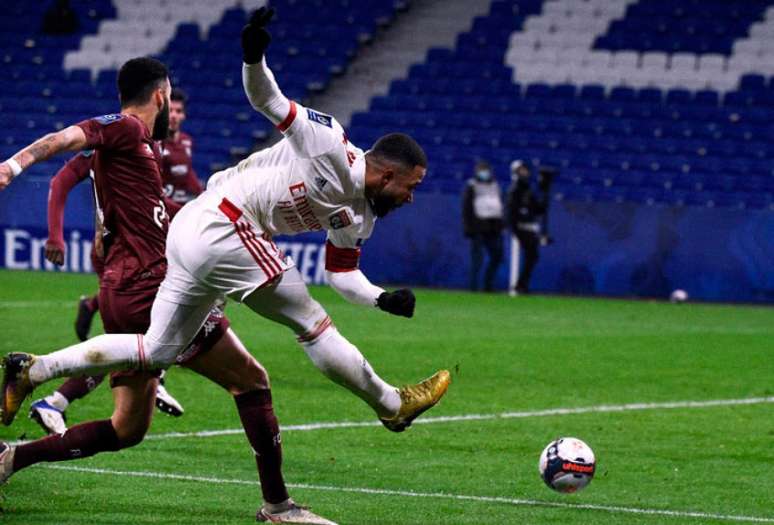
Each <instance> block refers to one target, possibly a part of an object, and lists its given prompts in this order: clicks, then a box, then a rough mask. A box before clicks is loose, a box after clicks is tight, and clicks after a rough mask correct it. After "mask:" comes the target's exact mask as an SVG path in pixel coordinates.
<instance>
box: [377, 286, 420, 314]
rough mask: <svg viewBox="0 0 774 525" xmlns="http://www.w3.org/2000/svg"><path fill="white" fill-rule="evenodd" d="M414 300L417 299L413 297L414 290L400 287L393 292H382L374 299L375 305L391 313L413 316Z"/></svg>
mask: <svg viewBox="0 0 774 525" xmlns="http://www.w3.org/2000/svg"><path fill="white" fill-rule="evenodd" d="M416 302H417V299H416V297H414V292H412V291H411V290H409V289H408V288H402V289H400V290H396V291H394V292H383V293H382V295H380V296H379V298H378V299H377V300H376V305H377V306H378V307H379V308H381V309H382V310H384V311H385V312H389V313H391V314H393V315H402V316H403V317H413V316H414V305H415V304H416Z"/></svg>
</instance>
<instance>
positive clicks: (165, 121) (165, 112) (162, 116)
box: [152, 100, 169, 140]
mask: <svg viewBox="0 0 774 525" xmlns="http://www.w3.org/2000/svg"><path fill="white" fill-rule="evenodd" d="M152 136H153V140H164V139H165V138H167V137H168V136H169V102H167V101H166V100H165V101H164V106H163V107H162V108H161V111H159V114H158V115H156V120H155V121H153V135H152Z"/></svg>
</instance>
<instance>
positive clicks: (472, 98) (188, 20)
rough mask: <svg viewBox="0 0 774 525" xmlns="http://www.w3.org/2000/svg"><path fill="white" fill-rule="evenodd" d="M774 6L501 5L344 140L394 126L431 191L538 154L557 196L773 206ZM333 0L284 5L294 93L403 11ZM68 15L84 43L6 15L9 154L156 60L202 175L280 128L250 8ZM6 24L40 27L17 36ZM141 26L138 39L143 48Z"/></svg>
mask: <svg viewBox="0 0 774 525" xmlns="http://www.w3.org/2000/svg"><path fill="white" fill-rule="evenodd" d="M771 3H772V2H770V1H767V0H749V1H747V0H746V1H741V0H734V1H732V0H724V1H721V0H712V1H702V2H699V1H698V0H670V1H666V0H639V1H637V0H583V1H571V0H545V1H543V0H498V1H494V2H492V3H491V7H490V10H489V14H488V15H486V16H479V17H477V18H476V19H475V21H474V23H473V26H472V28H471V30H470V31H468V32H464V33H461V34H460V35H459V36H458V38H457V42H456V45H455V46H454V48H453V49H445V48H435V49H431V50H430V51H429V52H428V53H427V57H426V59H425V61H424V62H422V63H418V64H415V65H414V66H412V67H411V69H410V71H409V74H408V78H406V79H397V80H395V81H393V83H392V86H391V89H390V92H389V93H388V94H387V95H386V96H382V97H376V98H374V99H373V100H372V101H371V105H370V110H369V111H368V112H363V113H359V114H356V115H355V116H354V118H353V120H352V124H351V126H350V134H351V135H352V137H353V140H355V141H356V142H357V143H360V144H369V143H371V142H372V141H373V140H374V139H375V138H376V137H377V136H379V135H380V134H382V133H383V132H385V131H388V130H394V129H405V130H408V131H410V132H412V133H413V134H414V135H415V136H416V137H417V138H418V139H419V140H420V142H421V143H422V144H423V145H425V147H426V148H427V149H428V152H429V154H430V158H431V159H432V163H431V174H432V177H430V178H429V179H428V183H427V186H428V187H429V189H430V190H432V191H442V192H450V193H451V192H454V193H456V192H458V191H459V188H460V185H461V183H462V181H463V180H464V179H465V178H466V177H467V176H468V174H469V171H470V168H471V166H472V163H473V161H474V159H475V158H476V157H485V158H488V159H489V160H491V161H492V162H493V163H494V166H495V168H496V172H497V173H498V174H499V176H500V177H503V178H504V177H505V176H506V174H507V165H508V163H509V162H510V161H511V160H512V159H513V158H525V159H528V160H529V161H530V162H532V163H533V164H553V165H556V166H557V167H558V168H560V170H561V176H560V178H559V179H558V183H557V189H558V196H559V198H565V199H577V200H584V201H589V200H612V201H621V202H623V201H633V202H644V203H668V204H677V205H706V206H738V207H750V208H762V207H770V206H772V204H773V203H774V197H772V195H773V194H774V175H773V174H772V166H771V160H772V158H774V146H772V144H771V142H770V141H769V140H768V137H769V136H770V135H771V132H772V130H773V129H774V128H772V124H771V121H772V118H771V117H772V109H771V103H772V101H774V83H773V82H772V79H771V77H770V76H769V75H771V74H772V73H774V61H772V59H771V58H770V57H768V56H767V54H766V53H765V50H766V49H767V48H770V47H767V46H771V45H772V43H774V42H772V41H773V40H774V7H772V6H771V5H770V4H771ZM335 4H336V5H335V8H336V10H337V18H336V21H335V23H334V22H330V23H327V22H325V21H323V22H319V23H315V22H311V21H312V20H315V18H316V16H317V14H318V13H319V12H320V9H324V8H325V9H330V8H331V4H330V3H329V2H328V3H325V5H324V6H323V2H322V1H321V0H282V1H280V2H272V5H274V6H275V7H277V8H278V13H279V16H278V19H277V21H276V24H275V25H274V27H273V29H272V30H273V32H274V34H275V43H276V47H274V48H273V50H272V54H271V57H270V60H271V63H272V68H273V69H274V71H275V72H276V74H277V76H278V79H279V81H280V82H281V84H282V86H283V89H284V90H285V91H286V92H287V93H288V94H289V95H290V96H291V97H293V98H296V99H300V100H303V99H305V98H306V97H308V96H309V95H310V94H314V93H318V92H320V91H322V90H324V89H325V88H326V87H327V86H328V84H329V83H330V80H331V78H332V77H333V76H334V75H340V74H343V73H344V72H345V71H346V69H347V67H348V64H349V63H350V61H351V60H352V58H353V57H354V56H355V55H356V53H357V50H358V48H359V46H360V45H362V44H363V42H366V41H368V40H369V39H371V38H372V37H373V35H374V34H375V32H376V31H377V28H378V27H380V26H384V25H387V24H389V23H390V21H391V20H392V19H393V18H394V16H395V13H396V10H397V9H400V8H402V7H405V4H403V3H400V2H398V3H396V2H391V1H388V0H383V1H378V0H372V1H368V2H351V1H350V0H337V1H336V2H335ZM72 5H73V7H74V9H75V10H76V12H77V13H78V14H79V18H80V20H81V22H82V23H81V30H80V32H79V34H77V35H73V36H45V35H42V34H40V32H39V31H38V30H37V28H39V26H40V22H39V21H40V19H41V17H42V14H43V12H44V10H45V8H46V4H45V3H43V4H29V3H24V2H11V4H10V5H9V7H8V9H9V12H10V13H12V14H13V16H12V17H4V18H3V20H2V21H0V25H3V27H4V29H7V30H5V31H2V61H3V64H4V67H6V68H7V70H8V71H9V75H10V78H12V79H14V82H5V83H3V85H2V87H0V111H2V113H3V115H4V123H5V128H6V130H7V134H6V136H5V137H4V139H5V140H4V142H3V143H2V144H0V149H1V150H2V151H0V154H3V155H6V156H7V155H9V154H11V153H13V151H15V150H16V149H17V148H18V146H19V145H21V144H23V143H25V142H28V141H30V140H32V139H33V138H35V137H37V136H39V135H41V134H42V133H44V132H45V131H47V130H49V129H57V128H60V127H61V126H63V125H64V124H65V123H68V122H73V121H77V120H79V119H81V118H86V117H88V116H92V115H95V114H100V113H108V112H112V111H115V109H116V105H115V92H114V78H115V67H116V66H117V65H119V64H120V63H121V62H122V61H123V60H125V59H126V58H127V57H129V56H133V55H136V54H143V53H153V54H156V55H157V56H159V57H160V58H161V59H162V60H164V61H165V62H166V63H168V64H169V65H170V68H171V71H172V74H173V82H174V83H175V84H176V85H180V86H181V87H184V88H185V89H186V90H187V91H188V92H189V94H190V96H191V107H190V115H189V120H188V122H187V123H186V127H187V129H188V130H189V131H190V132H191V134H192V135H193V136H194V137H196V138H197V153H196V168H197V171H198V172H199V173H200V175H202V176H206V174H208V173H209V172H210V171H211V169H212V168H216V167H218V166H219V165H222V164H223V163H225V162H228V161H230V160H231V158H232V156H233V155H241V154H244V153H245V152H246V151H248V150H249V148H251V147H252V145H253V144H254V142H255V141H256V140H259V141H260V140H263V139H265V138H266V137H267V136H268V135H269V134H270V132H271V129H270V126H269V125H268V123H267V122H266V121H265V120H264V119H262V118H261V117H260V116H259V115H257V114H255V113H254V112H253V111H251V110H250V109H249V108H248V107H246V105H245V102H244V99H243V95H242V92H241V89H240V88H239V84H240V76H239V62H240V54H239V49H238V43H237V41H236V40H235V38H234V36H235V35H236V34H238V32H239V30H240V28H241V26H242V25H243V24H244V22H245V19H246V16H247V11H246V9H245V7H243V6H242V5H241V4H240V5H237V2H236V1H232V0H224V1H223V2H211V1H207V0H185V1H184V2H176V3H166V4H163V5H160V6H159V7H158V9H151V8H150V4H148V3H147V0H115V1H114V2H110V1H108V0H92V1H86V0H76V1H74V2H73V3H72ZM154 5H155V4H154ZM291 12H292V13H293V14H292V17H291V15H289V14H288V13H291ZM719 12H723V13H726V14H727V15H728V16H718V13H719ZM283 13H284V14H283ZM299 20H302V21H303V20H310V22H309V23H299V22H298V21H299ZM342 21H343V22H345V23H343V24H342ZM11 24H12V25H13V26H14V27H28V28H30V29H29V30H28V32H27V33H26V34H25V33H24V32H21V33H19V32H14V31H10V29H11ZM138 24H140V25H141V26H142V28H143V35H142V36H143V38H136V33H135V31H136V30H135V29H134V28H136V27H137V25H138ZM6 26H7V27H6ZM676 27H680V28H683V30H681V31H679V32H676V31H674V28H676ZM676 34H678V35H680V37H679V38H676V37H675V35H676ZM42 101H43V102H42ZM58 163H59V161H58V160H57V161H52V162H50V163H45V164H42V165H39V166H36V168H35V170H34V174H40V175H43V176H48V175H49V174H50V173H53V171H54V170H55V167H56V166H57V165H58Z"/></svg>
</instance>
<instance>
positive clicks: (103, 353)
mask: <svg viewBox="0 0 774 525" xmlns="http://www.w3.org/2000/svg"><path fill="white" fill-rule="evenodd" d="M144 364H145V352H144V345H143V339H142V336H141V335H138V334H105V335H98V336H97V337H93V338H92V339H89V340H87V341H84V342H83V343H79V344H77V345H73V346H68V347H67V348H65V349H63V350H58V351H56V352H52V353H50V354H46V355H41V356H36V358H35V362H34V363H33V364H32V366H31V367H30V380H31V381H32V384H34V385H40V384H41V383H45V382H46V381H49V380H51V379H54V378H56V377H65V376H67V377H69V376H81V375H95V374H104V373H107V372H111V371H113V370H126V369H130V368H140V367H141V366H143V365H144Z"/></svg>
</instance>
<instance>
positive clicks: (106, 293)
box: [99, 287, 230, 388]
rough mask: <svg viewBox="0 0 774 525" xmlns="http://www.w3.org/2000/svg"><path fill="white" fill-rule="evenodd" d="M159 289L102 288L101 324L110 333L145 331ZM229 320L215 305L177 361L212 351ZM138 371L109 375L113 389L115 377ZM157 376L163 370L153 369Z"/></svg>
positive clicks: (182, 362)
mask: <svg viewBox="0 0 774 525" xmlns="http://www.w3.org/2000/svg"><path fill="white" fill-rule="evenodd" d="M156 291H157V288H153V289H150V290H143V291H134V292H122V291H118V290H112V289H109V288H102V287H100V289H99V313H100V316H101V317H102V325H103V326H104V327H105V333H107V334H144V333H145V332H146V331H147V330H148V327H149V326H150V312H151V307H152V306H153V299H154V298H155V297H156ZM229 326H230V323H229V321H228V318H227V317H226V316H225V314H224V313H223V311H222V310H221V309H220V308H217V307H215V308H213V309H212V310H211V311H210V315H209V317H208V318H207V320H206V321H205V322H204V326H202V328H201V329H200V330H199V332H198V333H197V334H196V337H194V340H193V341H192V342H191V344H190V345H188V347H187V348H186V349H185V350H184V351H183V352H181V353H180V355H179V356H178V357H177V359H176V362H177V364H178V365H181V366H185V364H186V363H187V362H188V361H190V360H191V359H193V358H194V357H196V356H197V355H199V354H203V353H204V352H207V351H209V350H210V349H211V348H212V347H213V346H215V344H216V343H217V342H218V341H219V340H220V338H221V337H223V335H224V334H225V333H226V331H227V330H228V327H229ZM139 373H140V371H139V370H123V371H121V372H112V373H111V374H110V386H111V388H112V387H114V386H116V380H118V379H120V378H122V377H132V376H134V375H136V374H139ZM151 373H152V374H153V375H155V376H156V377H158V376H159V375H161V370H160V369H159V370H153V371H151Z"/></svg>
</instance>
